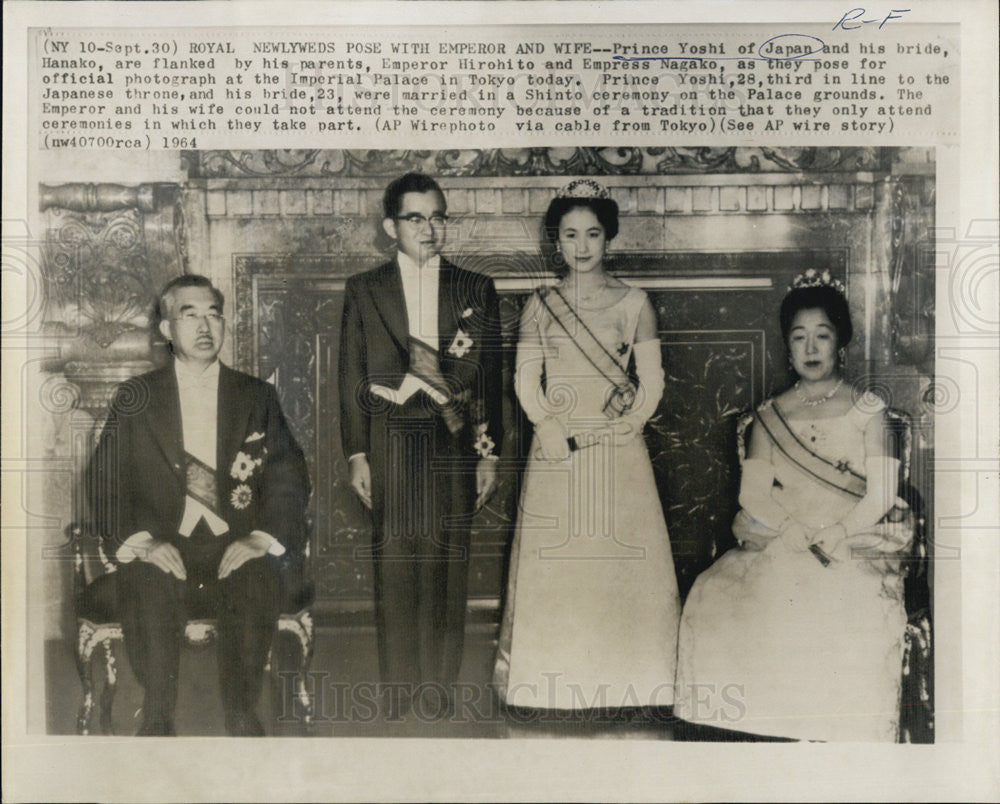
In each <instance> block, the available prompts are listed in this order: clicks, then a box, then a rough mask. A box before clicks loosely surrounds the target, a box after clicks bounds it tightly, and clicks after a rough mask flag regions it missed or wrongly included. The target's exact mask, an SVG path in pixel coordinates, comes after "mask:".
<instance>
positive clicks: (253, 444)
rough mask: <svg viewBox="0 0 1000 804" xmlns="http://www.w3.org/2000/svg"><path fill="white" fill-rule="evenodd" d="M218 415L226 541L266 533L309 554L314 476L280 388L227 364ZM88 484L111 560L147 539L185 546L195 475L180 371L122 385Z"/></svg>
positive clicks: (96, 523)
mask: <svg viewBox="0 0 1000 804" xmlns="http://www.w3.org/2000/svg"><path fill="white" fill-rule="evenodd" d="M217 416H218V423H217V444H216V469H215V479H216V488H217V492H218V494H217V497H218V507H217V511H218V513H219V515H220V516H221V517H222V518H223V519H224V520H225V521H226V522H227V523H228V524H229V533H227V534H225V535H224V536H223V537H221V538H224V539H225V540H227V541H232V540H235V539H238V538H242V537H244V536H246V535H248V534H249V533H250V532H251V531H252V530H262V531H265V532H266V533H269V534H270V535H272V536H274V537H275V538H276V539H277V540H278V541H280V542H281V544H282V545H284V547H285V548H286V550H288V551H291V552H293V553H294V552H295V551H299V550H301V548H302V546H303V544H304V540H305V538H306V527H305V507H306V503H307V501H308V498H309V475H308V472H307V469H306V464H305V459H304V457H303V455H302V450H301V449H300V448H299V446H298V444H297V443H296V442H295V438H294V437H293V436H292V433H291V431H290V430H289V428H288V424H287V422H286V421H285V417H284V416H283V414H282V412H281V406H280V404H279V403H278V397H277V394H276V392H275V390H274V388H273V387H272V386H271V385H269V384H268V383H266V382H263V381H261V380H259V379H257V378H256V377H251V376H250V375H248V374H243V373H242V372H239V371H234V370H233V369H230V368H227V367H226V366H224V365H220V367H219V397H218V414H217ZM257 461H260V463H257ZM251 466H252V469H251V468H250V467H251ZM240 475H242V478H241V477H240ZM87 484H88V491H89V498H90V501H91V508H92V512H91V513H92V522H93V524H94V526H95V527H97V528H99V530H100V533H101V536H102V538H103V539H104V543H105V552H106V553H107V555H108V557H109V558H110V559H112V560H115V553H116V552H117V551H118V548H119V547H120V546H121V545H122V543H123V542H124V541H125V540H126V539H128V537H129V536H131V535H132V534H134V533H138V532H139V531H143V530H145V531H149V532H150V533H151V534H152V535H153V537H154V538H156V539H161V540H164V541H175V542H176V540H177V539H178V533H177V531H178V528H179V527H180V524H181V518H182V517H183V515H184V499H185V496H186V474H185V456H184V436H183V430H182V426H181V411H180V397H179V394H178V390H177V378H176V374H175V373H174V367H173V364H172V363H171V364H170V365H168V366H167V367H166V368H162V369H159V370H157V371H152V372H150V373H148V374H143V375H141V376H138V377H134V378H132V379H130V380H128V381H127V382H125V383H123V384H122V385H121V386H119V388H118V389H117V391H116V393H115V396H114V399H113V401H112V403H111V408H110V412H109V415H108V420H107V423H106V425H105V427H104V431H103V433H102V434H101V437H100V440H99V442H98V446H97V450H96V452H95V454H94V458H93V461H92V462H91V465H90V469H89V471H88V478H87ZM248 492H249V493H248Z"/></svg>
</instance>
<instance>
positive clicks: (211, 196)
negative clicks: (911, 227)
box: [205, 176, 874, 225]
mask: <svg viewBox="0 0 1000 804" xmlns="http://www.w3.org/2000/svg"><path fill="white" fill-rule="evenodd" d="M732 178H733V181H732V182H731V183H725V184H718V183H714V184H703V183H697V184H695V183H692V184H690V185H676V184H673V185H671V186H657V185H655V184H641V185H640V184H637V185H634V186H631V187H629V186H620V185H611V186H610V187H609V188H608V189H609V191H610V193H611V196H612V198H614V199H615V201H616V202H617V203H618V206H619V208H620V209H621V211H622V213H623V214H625V215H636V216H642V215H658V216H663V217H677V216H692V215H693V216H699V215H797V214H816V213H822V212H841V213H851V212H859V213H867V212H868V211H870V210H871V209H872V207H873V204H874V191H873V186H872V184H871V182H870V181H864V182H859V181H851V180H850V178H852V177H841V176H838V177H836V178H831V180H830V181H809V182H801V183H788V182H785V181H783V182H781V183H780V184H759V183H758V184H747V183H745V182H741V177H740V176H734V177H732ZM447 192H448V211H449V213H450V214H451V215H453V216H463V215H482V216H489V217H493V218H497V217H515V218H521V217H524V216H525V215H526V214H529V215H534V214H535V213H536V212H537V213H538V214H539V215H540V214H541V212H543V211H544V210H545V207H546V206H547V205H548V203H549V201H550V200H551V199H552V197H553V196H554V195H555V193H556V188H555V187H546V188H539V187H531V186H521V187H517V186H511V185H509V184H508V185H507V186H503V187H496V188H488V189H487V188H484V189H481V190H478V189H475V190H469V189H464V188H451V187H449V188H447ZM205 197H206V210H207V212H208V217H209V218H210V219H215V218H231V219H241V218H300V219H301V218H329V217H333V218H337V219H339V220H341V221H344V222H352V221H353V222H356V221H357V220H358V219H359V218H363V219H366V220H367V219H371V218H373V217H378V216H381V214H382V188H378V189H358V188H354V187H348V188H338V189H323V188H316V187H308V188H307V187H303V188H301V189H294V188H276V187H260V188H258V187H252V188H251V187H226V188H210V189H207V190H206V193H205ZM345 225H349V224H347V223H345ZM354 225H357V224H356V223H355V224H354Z"/></svg>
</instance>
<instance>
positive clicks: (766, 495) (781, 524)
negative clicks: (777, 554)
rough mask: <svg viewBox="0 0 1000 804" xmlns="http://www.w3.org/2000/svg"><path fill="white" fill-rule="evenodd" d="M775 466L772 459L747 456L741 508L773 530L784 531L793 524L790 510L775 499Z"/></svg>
mask: <svg viewBox="0 0 1000 804" xmlns="http://www.w3.org/2000/svg"><path fill="white" fill-rule="evenodd" d="M773 486H774V467H773V466H772V465H771V463H770V461H765V460H761V459H760V458H747V459H746V460H745V461H744V462H743V476H742V477H741V478H740V498H739V502H740V508H742V509H743V510H744V511H746V512H747V513H748V514H749V515H750V516H752V517H753V518H754V519H756V520H757V521H758V522H760V523H762V524H764V525H767V526H768V527H769V528H771V529H772V530H776V531H779V532H780V531H782V530H785V529H786V528H787V527H789V526H790V525H791V517H789V515H788V512H787V511H786V510H785V509H784V508H782V507H781V506H780V505H778V503H776V502H775V501H774V498H773V497H772V496H771V489H772V488H773Z"/></svg>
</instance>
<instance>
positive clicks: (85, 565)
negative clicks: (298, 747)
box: [66, 524, 314, 734]
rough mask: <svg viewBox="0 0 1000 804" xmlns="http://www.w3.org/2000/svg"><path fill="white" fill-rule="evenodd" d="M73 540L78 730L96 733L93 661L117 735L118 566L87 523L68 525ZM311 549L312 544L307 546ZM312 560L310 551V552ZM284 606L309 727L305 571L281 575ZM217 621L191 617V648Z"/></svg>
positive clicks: (310, 591) (103, 714) (297, 690)
mask: <svg viewBox="0 0 1000 804" xmlns="http://www.w3.org/2000/svg"><path fill="white" fill-rule="evenodd" d="M66 535H67V537H68V538H69V543H70V544H72V545H73V587H74V590H73V591H74V603H75V610H76V645H75V650H74V655H75V658H76V668H77V672H78V673H79V675H80V683H81V685H82V687H83V699H82V701H81V703H80V708H79V711H78V712H77V718H76V732H77V734H90V733H91V715H92V713H93V709H94V704H95V685H94V665H95V664H98V665H99V666H100V668H101V672H102V675H103V677H104V679H103V685H102V686H101V689H100V727H101V732H103V733H104V734H113V729H112V721H111V710H112V706H113V705H114V699H115V692H116V691H117V688H118V665H117V657H116V654H115V649H114V643H115V642H118V643H122V641H123V636H122V627H121V623H120V622H119V617H118V610H117V609H118V604H117V589H116V588H115V587H116V578H115V571H116V568H115V565H114V564H113V563H111V562H110V561H109V560H108V558H107V556H106V555H105V554H104V550H103V549H102V547H101V544H100V538H98V537H97V536H95V535H93V534H88V533H85V531H84V529H83V527H81V526H80V525H78V524H73V525H70V526H68V527H67V534H66ZM306 550H307V551H308V543H307V548H306ZM306 558H307V559H308V555H307V556H306ZM282 576H283V577H282V587H283V588H282V595H283V599H282V608H281V611H282V613H281V615H280V617H279V619H278V635H277V637H276V638H275V644H276V645H277V640H278V639H280V638H281V636H282V635H283V634H287V635H290V636H291V637H292V638H293V640H294V643H293V644H294V645H295V646H296V649H297V653H298V656H297V667H296V671H295V678H294V690H293V696H292V704H293V706H295V707H296V710H297V715H298V717H297V720H298V721H299V722H301V723H302V724H303V725H304V727H305V728H307V729H308V728H309V727H310V726H311V725H312V719H313V708H312V697H311V695H310V694H309V691H308V687H307V684H306V675H307V673H308V671H309V666H310V664H311V662H312V656H313V638H314V634H313V621H312V612H311V607H312V603H313V598H314V587H313V584H312V583H311V582H310V581H305V582H303V581H302V580H301V578H300V576H301V573H296V572H284V571H283V573H282ZM216 636H217V634H216V627H215V620H211V619H192V620H188V622H187V625H186V627H185V629H184V638H185V641H186V642H187V644H188V645H190V646H192V647H207V646H209V645H211V644H213V643H214V642H215V639H216ZM274 653H275V650H274V646H272V649H271V655H270V656H269V657H268V663H267V666H268V669H269V670H270V671H271V674H272V677H273V678H274V679H275V682H276V684H275V686H276V689H277V694H278V695H281V696H282V697H283V692H284V686H283V685H282V684H280V683H277V682H279V681H280V679H279V678H277V672H278V669H277V666H276V662H275V661H274Z"/></svg>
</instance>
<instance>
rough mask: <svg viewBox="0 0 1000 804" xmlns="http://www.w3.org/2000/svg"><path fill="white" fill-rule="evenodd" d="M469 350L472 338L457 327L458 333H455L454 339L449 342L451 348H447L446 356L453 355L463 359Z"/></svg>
mask: <svg viewBox="0 0 1000 804" xmlns="http://www.w3.org/2000/svg"><path fill="white" fill-rule="evenodd" d="M471 348H472V338H470V337H469V333H468V332H466V331H465V330H463V329H462V328H461V327H459V330H458V332H456V333H455V339H454V340H453V341H452V342H451V346H449V347H448V354H450V355H454V356H455V357H457V358H463V357H465V355H466V354H467V353H468V351H469V349H471Z"/></svg>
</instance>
